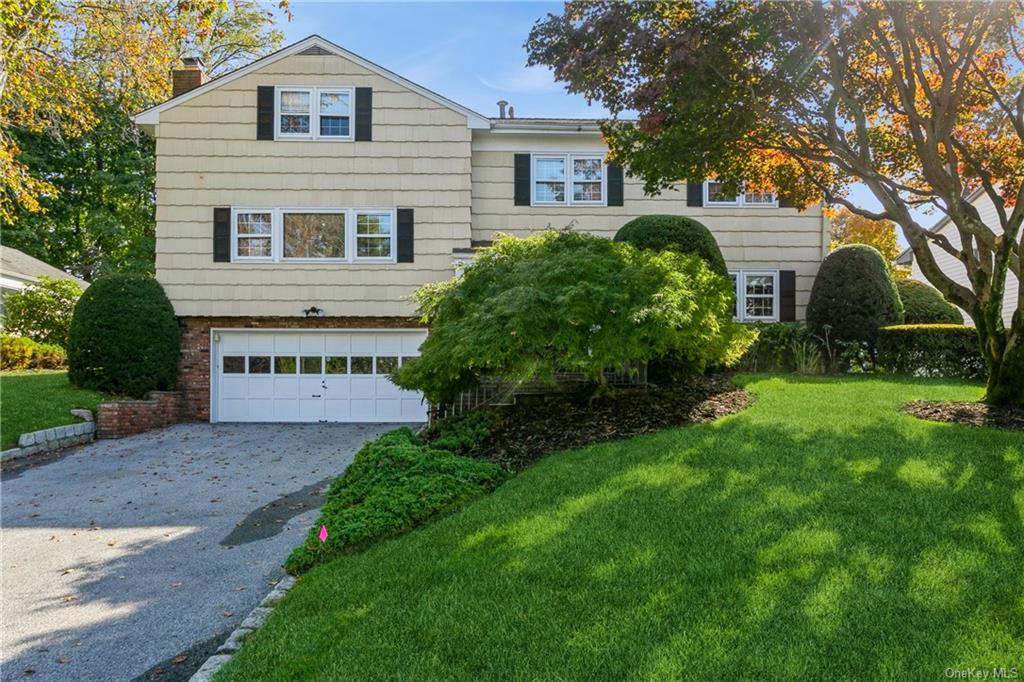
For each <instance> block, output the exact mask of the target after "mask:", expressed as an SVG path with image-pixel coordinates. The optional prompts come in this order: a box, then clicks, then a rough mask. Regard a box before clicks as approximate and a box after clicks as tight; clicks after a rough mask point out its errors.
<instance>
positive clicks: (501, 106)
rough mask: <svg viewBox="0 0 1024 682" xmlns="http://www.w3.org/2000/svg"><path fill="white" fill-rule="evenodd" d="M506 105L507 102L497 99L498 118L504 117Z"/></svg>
mask: <svg viewBox="0 0 1024 682" xmlns="http://www.w3.org/2000/svg"><path fill="white" fill-rule="evenodd" d="M507 106H508V102H506V101H505V100H503V99H499V100H498V118H505V107H507Z"/></svg>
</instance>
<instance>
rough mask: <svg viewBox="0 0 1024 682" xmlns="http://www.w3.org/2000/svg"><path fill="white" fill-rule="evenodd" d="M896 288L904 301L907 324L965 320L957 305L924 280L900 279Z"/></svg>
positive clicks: (946, 322)
mask: <svg viewBox="0 0 1024 682" xmlns="http://www.w3.org/2000/svg"><path fill="white" fill-rule="evenodd" d="M896 289H897V291H899V292H900V300H901V301H903V322H904V323H905V324H960V323H961V322H963V321H964V318H963V315H961V314H960V311H959V310H957V308H956V306H955V305H953V304H952V303H950V302H949V301H947V300H946V299H945V298H943V297H942V294H941V293H940V292H939V290H938V289H935V288H934V287H930V286H928V285H927V284H925V283H924V282H917V281H915V280H912V279H904V280H899V281H897V282H896Z"/></svg>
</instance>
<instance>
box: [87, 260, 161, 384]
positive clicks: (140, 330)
mask: <svg viewBox="0 0 1024 682" xmlns="http://www.w3.org/2000/svg"><path fill="white" fill-rule="evenodd" d="M178 348H179V336H178V322H177V320H176V319H175V317H174V309H173V308H172V307H171V302H170V301H169V300H167V295H166V294H164V290H163V288H162V287H161V286H160V283H159V282H157V281H156V280H155V279H153V278H152V277H148V276H146V275H126V274H118V275H109V276H107V277H101V278H100V279H98V280H96V281H95V282H94V283H93V284H92V286H90V287H89V288H88V289H87V290H86V291H85V293H84V294H82V298H81V299H79V301H78V305H77V306H75V316H74V318H73V319H72V321H71V333H70V338H69V345H68V378H69V379H70V381H71V383H72V384H74V385H75V386H78V387H80V388H89V389H93V390H97V391H103V392H105V393H114V394H117V395H127V396H132V397H137V398H141V397H143V396H144V395H145V394H146V393H147V392H149V391H152V390H169V389H172V388H174V384H175V379H176V375H177V369H178Z"/></svg>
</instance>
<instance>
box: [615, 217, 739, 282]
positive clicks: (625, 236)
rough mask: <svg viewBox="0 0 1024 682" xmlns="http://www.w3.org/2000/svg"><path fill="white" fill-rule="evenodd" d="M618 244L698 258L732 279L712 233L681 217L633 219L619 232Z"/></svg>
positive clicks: (616, 236) (702, 226)
mask: <svg viewBox="0 0 1024 682" xmlns="http://www.w3.org/2000/svg"><path fill="white" fill-rule="evenodd" d="M615 241H617V242H626V243H627V244H632V245H633V246H635V247H636V248H638V249H650V250H652V251H665V250H668V249H673V250H675V251H678V252H679V253H692V254H694V255H696V256H699V257H700V258H702V259H703V260H704V262H705V263H707V264H708V265H709V266H710V267H711V269H712V270H713V271H715V272H717V273H718V274H720V275H722V276H723V277H727V276H728V275H729V271H728V269H727V268H726V266H725V258H723V257H722V250H721V249H720V248H718V242H717V241H715V237H714V236H713V235H712V234H711V231H710V230H709V229H708V228H706V227H704V225H703V223H700V222H697V221H696V220H694V219H693V218H687V217H686V216H681V215H645V216H640V217H639V218H634V219H633V220H630V221H629V222H628V223H626V224H625V225H623V226H622V227H620V228H619V231H618V232H616V233H615Z"/></svg>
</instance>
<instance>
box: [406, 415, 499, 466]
mask: <svg viewBox="0 0 1024 682" xmlns="http://www.w3.org/2000/svg"><path fill="white" fill-rule="evenodd" d="M494 422H495V415H494V413H493V412H491V411H489V410H470V411H469V412H463V413H462V414H459V415H455V416H454V417H445V418H444V419H439V420H437V421H436V422H434V423H433V424H431V425H430V427H429V428H428V429H427V430H426V431H425V432H424V433H423V437H424V438H425V439H426V440H427V442H428V443H430V447H432V448H434V449H436V450H447V451H448V452H453V453H455V454H456V455H464V454H466V453H469V452H473V451H474V450H476V449H477V448H478V447H479V446H481V445H483V443H484V442H485V441H486V440H487V437H488V436H489V435H490V434H491V429H493V428H494Z"/></svg>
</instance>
